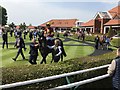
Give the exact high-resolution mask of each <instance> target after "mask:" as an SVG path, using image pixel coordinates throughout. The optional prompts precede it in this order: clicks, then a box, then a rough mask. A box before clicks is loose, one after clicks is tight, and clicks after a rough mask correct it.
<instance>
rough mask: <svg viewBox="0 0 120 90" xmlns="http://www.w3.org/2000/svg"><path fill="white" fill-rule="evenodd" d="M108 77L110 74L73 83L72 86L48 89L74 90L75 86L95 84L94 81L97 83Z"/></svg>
mask: <svg viewBox="0 0 120 90" xmlns="http://www.w3.org/2000/svg"><path fill="white" fill-rule="evenodd" d="M107 77H109V74H105V75H102V76H98V77H95V78H91V79H87V80H83V81H80V82H75V83H71V84H68V85H63V86H59V87H55V88H51V89H48V90H63V89H68V88H72V87H74V86H80V85H84V84H87V83H91V82H94V81H97V80H101V79H104V78H107Z"/></svg>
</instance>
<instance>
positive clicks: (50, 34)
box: [44, 22, 54, 46]
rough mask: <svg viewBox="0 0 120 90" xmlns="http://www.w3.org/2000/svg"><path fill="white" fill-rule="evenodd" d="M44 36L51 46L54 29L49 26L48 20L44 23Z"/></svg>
mask: <svg viewBox="0 0 120 90" xmlns="http://www.w3.org/2000/svg"><path fill="white" fill-rule="evenodd" d="M44 36H45V37H46V39H47V44H48V45H50V46H52V45H53V44H54V42H53V40H54V38H53V37H54V31H53V29H52V28H51V27H50V23H49V22H48V23H47V24H46V28H45V30H44Z"/></svg>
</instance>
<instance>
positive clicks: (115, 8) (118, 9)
mask: <svg viewBox="0 0 120 90" xmlns="http://www.w3.org/2000/svg"><path fill="white" fill-rule="evenodd" d="M108 12H110V13H120V6H116V7H114V8H112V9H111V10H109V11H108Z"/></svg>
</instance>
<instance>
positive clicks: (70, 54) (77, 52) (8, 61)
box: [0, 37, 94, 67]
mask: <svg viewBox="0 0 120 90" xmlns="http://www.w3.org/2000/svg"><path fill="white" fill-rule="evenodd" d="M9 40H11V42H14V41H15V39H14V38H11V37H9ZM62 40H64V39H63V38H62ZM0 42H2V41H1V40H0ZM25 42H30V41H29V39H28V37H27V39H26V40H25ZM64 44H67V45H70V44H73V45H77V46H64V47H65V51H66V53H67V57H64V61H65V60H69V59H73V58H80V57H84V56H88V55H90V54H91V53H93V52H94V48H93V47H91V46H79V45H83V43H80V42H75V41H72V40H71V41H68V42H64ZM0 47H2V45H0ZM26 47H27V50H26V51H24V55H25V57H26V59H29V45H26ZM0 52H1V53H2V56H1V57H2V65H1V66H0V67H11V66H18V65H30V63H29V62H28V60H22V57H21V55H20V56H19V57H18V58H17V61H16V62H15V61H13V60H12V58H14V57H15V56H16V54H17V49H16V48H14V45H9V49H6V47H5V49H0ZM51 57H52V56H51V54H49V55H48V57H47V63H48V64H49V63H50V61H51ZM41 60H42V57H41V55H40V53H39V56H38V59H37V63H38V64H39V63H40V61H41Z"/></svg>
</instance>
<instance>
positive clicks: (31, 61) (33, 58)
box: [29, 55, 38, 64]
mask: <svg viewBox="0 0 120 90" xmlns="http://www.w3.org/2000/svg"><path fill="white" fill-rule="evenodd" d="M37 56H38V55H30V58H29V62H30V63H31V64H37V62H36V60H37Z"/></svg>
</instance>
